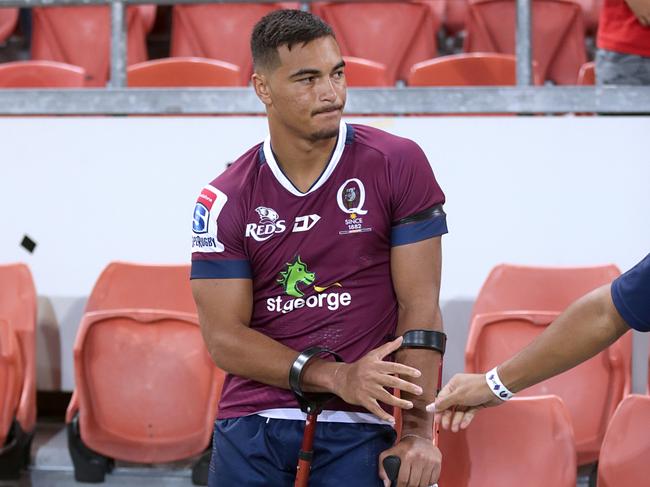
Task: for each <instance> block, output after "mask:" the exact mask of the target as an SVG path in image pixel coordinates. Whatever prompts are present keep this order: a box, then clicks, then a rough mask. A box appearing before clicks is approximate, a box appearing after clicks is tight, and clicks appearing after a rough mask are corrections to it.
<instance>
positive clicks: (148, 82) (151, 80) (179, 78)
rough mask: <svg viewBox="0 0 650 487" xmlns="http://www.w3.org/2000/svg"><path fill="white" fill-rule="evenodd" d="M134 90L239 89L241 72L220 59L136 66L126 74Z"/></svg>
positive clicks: (175, 60)
mask: <svg viewBox="0 0 650 487" xmlns="http://www.w3.org/2000/svg"><path fill="white" fill-rule="evenodd" d="M126 75H127V84H128V86H130V87H139V88H145V87H180V86H188V87H190V86H238V85H239V84H240V79H241V75H240V70H239V67H237V66H235V65H234V64H230V63H226V62H224V61H217V60H216V59H206V58H198V57H182V58H167V59H155V60H153V61H145V62H143V63H138V64H133V65H131V66H129V67H128V68H127V70H126Z"/></svg>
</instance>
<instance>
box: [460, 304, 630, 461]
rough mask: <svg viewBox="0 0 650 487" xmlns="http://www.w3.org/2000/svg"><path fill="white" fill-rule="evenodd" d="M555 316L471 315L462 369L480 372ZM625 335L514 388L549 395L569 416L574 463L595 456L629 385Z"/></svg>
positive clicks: (523, 313) (527, 393)
mask: <svg viewBox="0 0 650 487" xmlns="http://www.w3.org/2000/svg"><path fill="white" fill-rule="evenodd" d="M558 315H559V313H558V312H554V311H550V312H543V311H539V312H537V311H528V312H526V311H502V312H496V313H485V314H479V315H476V316H475V317H474V319H473V321H472V324H471V326H470V332H469V336H468V340H467V348H466V351H465V369H466V371H468V372H485V371H486V370H490V369H491V368H492V367H495V366H496V365H498V364H500V363H502V362H503V361H505V360H506V359H508V358H510V357H512V356H513V355H514V354H516V353H517V352H518V351H519V350H521V349H523V348H524V347H525V346H526V345H528V344H529V343H530V342H532V341H533V340H534V339H535V338H536V337H537V336H538V335H539V334H540V333H542V332H543V331H544V329H545V328H546V327H547V326H548V325H549V324H550V323H551V322H553V320H554V319H555V318H556V317H557V316H558ZM629 336H630V334H628V335H626V336H625V337H623V338H622V339H621V340H619V342H617V343H614V344H613V345H611V346H610V347H609V348H607V349H606V350H605V351H603V352H601V353H599V354H597V355H596V356H595V357H593V358H591V359H589V360H587V361H586V362H583V363H582V364H580V365H578V366H577V367H574V368H572V369H570V370H568V371H566V372H564V373H562V374H560V375H557V376H555V377H552V378H550V379H548V380H546V381H544V382H541V383H539V384H537V385H534V386H532V387H530V388H528V389H525V390H523V391H521V392H520V394H519V395H520V396H535V395H545V394H555V395H557V396H559V397H560V398H562V400H563V401H564V403H565V404H566V406H567V408H568V410H569V412H570V414H571V418H572V424H573V428H574V432H575V440H576V450H577V452H578V461H579V464H581V465H582V464H586V463H590V462H592V461H595V460H596V459H597V458H598V451H599V449H600V444H601V442H602V439H603V436H604V435H605V430H606V429H607V422H608V420H609V418H610V417H611V415H612V414H613V413H614V410H615V409H616V406H617V405H618V403H619V402H620V401H621V400H622V398H623V397H624V396H625V395H626V394H627V393H628V392H629V390H630V368H631V343H629Z"/></svg>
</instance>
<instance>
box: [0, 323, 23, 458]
mask: <svg viewBox="0 0 650 487" xmlns="http://www.w3.org/2000/svg"><path fill="white" fill-rule="evenodd" d="M22 381H23V369H22V360H21V357H20V348H19V345H18V341H17V339H16V335H15V333H14V330H13V329H12V328H11V327H10V325H9V322H8V321H7V320H6V319H2V318H0V445H4V444H5V441H6V440H7V436H8V433H9V430H10V428H11V424H12V423H13V421H14V419H15V418H16V411H17V409H18V403H19V402H20V392H21V388H22Z"/></svg>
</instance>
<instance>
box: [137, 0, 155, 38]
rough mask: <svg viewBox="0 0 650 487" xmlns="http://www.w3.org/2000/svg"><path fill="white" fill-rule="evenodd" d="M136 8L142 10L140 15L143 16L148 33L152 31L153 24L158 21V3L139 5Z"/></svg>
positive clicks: (143, 22)
mask: <svg viewBox="0 0 650 487" xmlns="http://www.w3.org/2000/svg"><path fill="white" fill-rule="evenodd" d="M136 8H137V9H138V10H140V17H141V18H142V24H143V25H144V30H145V32H146V33H147V34H148V33H150V32H151V29H153V25H154V24H155V23H156V12H157V11H158V7H157V6H156V5H138V6H137V7H136Z"/></svg>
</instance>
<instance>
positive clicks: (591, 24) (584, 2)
mask: <svg viewBox="0 0 650 487" xmlns="http://www.w3.org/2000/svg"><path fill="white" fill-rule="evenodd" d="M571 1H572V2H575V3H577V4H578V5H580V8H581V9H582V16H583V18H584V23H585V29H586V30H587V33H589V34H595V33H596V30H597V29H598V19H599V17H600V9H601V8H602V6H603V0H571Z"/></svg>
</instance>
